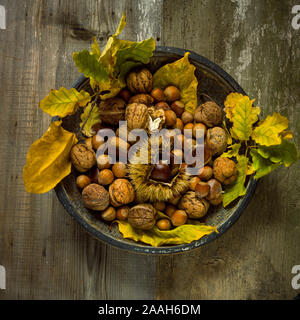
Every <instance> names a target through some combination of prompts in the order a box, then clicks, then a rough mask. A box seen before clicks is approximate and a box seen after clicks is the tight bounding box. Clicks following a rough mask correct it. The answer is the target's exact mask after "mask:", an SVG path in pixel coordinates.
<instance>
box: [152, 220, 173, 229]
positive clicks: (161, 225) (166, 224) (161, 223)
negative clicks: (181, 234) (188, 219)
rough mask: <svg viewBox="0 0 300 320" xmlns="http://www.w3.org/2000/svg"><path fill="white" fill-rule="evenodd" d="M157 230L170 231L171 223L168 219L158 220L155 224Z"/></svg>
mask: <svg viewBox="0 0 300 320" xmlns="http://www.w3.org/2000/svg"><path fill="white" fill-rule="evenodd" d="M156 225H157V228H158V229H159V230H170V229H171V222H170V220H169V219H165V218H164V219H159V220H158V221H157V222H156Z"/></svg>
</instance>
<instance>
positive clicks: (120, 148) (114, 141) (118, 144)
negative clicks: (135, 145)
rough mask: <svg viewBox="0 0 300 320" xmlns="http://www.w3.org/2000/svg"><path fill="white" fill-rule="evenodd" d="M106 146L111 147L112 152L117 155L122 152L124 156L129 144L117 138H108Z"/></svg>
mask: <svg viewBox="0 0 300 320" xmlns="http://www.w3.org/2000/svg"><path fill="white" fill-rule="evenodd" d="M107 146H108V147H111V148H112V149H113V150H116V152H118V153H121V152H124V153H125V154H126V153H127V150H128V149H129V148H130V144H129V143H127V142H126V141H125V140H123V139H121V138H119V137H110V138H109V139H108V140H107Z"/></svg>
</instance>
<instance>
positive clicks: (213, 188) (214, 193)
mask: <svg viewBox="0 0 300 320" xmlns="http://www.w3.org/2000/svg"><path fill="white" fill-rule="evenodd" d="M207 183H208V185H209V186H210V190H209V194H208V195H207V196H206V199H207V200H208V201H211V200H215V199H216V198H219V197H220V196H221V195H222V186H221V183H220V182H219V181H218V180H216V179H210V180H208V181H207Z"/></svg>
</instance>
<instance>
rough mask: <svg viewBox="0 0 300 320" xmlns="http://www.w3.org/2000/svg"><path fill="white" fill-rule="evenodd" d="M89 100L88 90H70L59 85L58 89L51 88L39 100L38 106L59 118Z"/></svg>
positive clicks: (71, 112)
mask: <svg viewBox="0 0 300 320" xmlns="http://www.w3.org/2000/svg"><path fill="white" fill-rule="evenodd" d="M90 100H91V96H90V95H89V93H88V92H85V91H84V90H81V91H80V92H78V91H77V90H76V89H74V88H71V89H70V90H68V89H66V88H64V87H61V88H60V89H59V90H53V89H52V90H51V91H50V93H49V95H48V96H47V97H45V98H44V99H43V100H42V101H41V102H40V108H41V109H42V110H43V111H44V112H46V113H48V114H50V115H51V116H52V117H54V116H59V117H61V118H63V117H65V116H67V115H71V114H74V113H75V112H76V111H77V109H78V107H83V106H85V105H86V104H87V103H88V102H89V101H90Z"/></svg>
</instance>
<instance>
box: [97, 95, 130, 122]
mask: <svg viewBox="0 0 300 320" xmlns="http://www.w3.org/2000/svg"><path fill="white" fill-rule="evenodd" d="M125 108H126V102H125V101H124V100H123V99H121V98H116V97H115V98H110V99H107V100H103V101H101V102H100V108H99V114H100V118H101V120H102V121H104V122H105V123H108V124H110V125H117V124H119V121H120V120H124V118H125Z"/></svg>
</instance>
